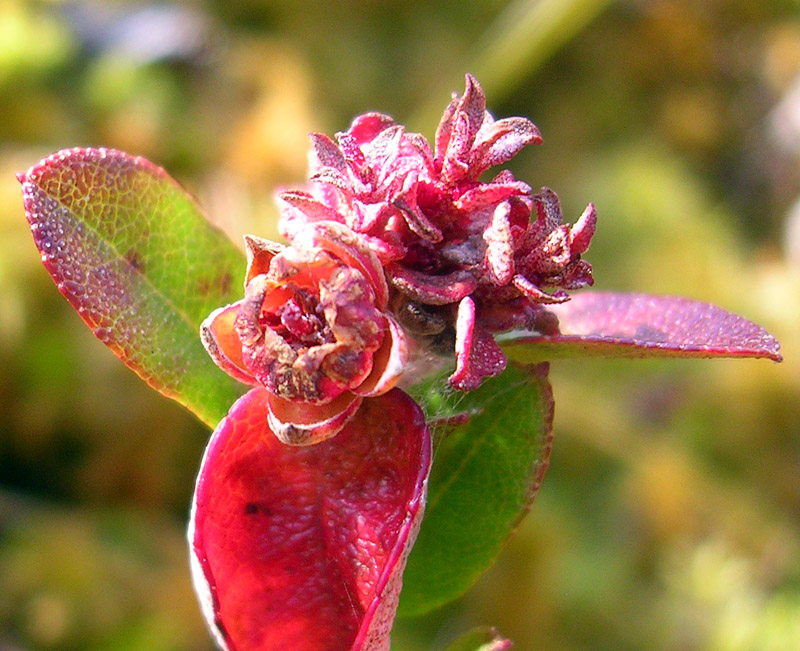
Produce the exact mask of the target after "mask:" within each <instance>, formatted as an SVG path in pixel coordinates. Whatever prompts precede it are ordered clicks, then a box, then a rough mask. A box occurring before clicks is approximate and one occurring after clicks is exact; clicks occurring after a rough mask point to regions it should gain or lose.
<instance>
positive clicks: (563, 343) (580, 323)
mask: <svg viewBox="0 0 800 651" xmlns="http://www.w3.org/2000/svg"><path fill="white" fill-rule="evenodd" d="M547 309H548V311H550V312H552V313H553V314H555V315H556V316H557V317H558V320H559V330H560V334H556V335H538V334H529V333H512V334H511V336H509V337H502V338H501V339H503V340H502V341H501V342H500V343H501V345H502V348H503V352H505V354H506V355H507V356H508V358H509V359H512V360H517V361H524V362H534V361H541V360H544V359H557V358H560V357H561V358H563V357H586V356H600V357H766V358H769V359H772V360H775V361H776V362H779V361H781V359H782V358H781V354H780V345H779V344H778V342H777V341H776V340H775V339H774V338H773V337H772V335H770V334H769V333H768V332H767V331H766V330H764V328H762V327H761V326H759V325H756V324H755V323H753V322H752V321H748V320H747V319H745V318H743V317H740V316H738V315H736V314H732V313H730V312H727V311H725V310H723V309H722V308H719V307H716V306H715V305H711V304H709V303H702V302H700V301H693V300H690V299H688V298H679V297H671V296H650V295H647V294H618V293H613V292H586V293H583V294H576V295H574V296H573V297H572V299H571V300H570V301H569V302H567V303H563V304H561V305H551V306H548V308H547Z"/></svg>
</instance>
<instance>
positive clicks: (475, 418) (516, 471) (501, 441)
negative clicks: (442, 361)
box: [398, 364, 553, 615]
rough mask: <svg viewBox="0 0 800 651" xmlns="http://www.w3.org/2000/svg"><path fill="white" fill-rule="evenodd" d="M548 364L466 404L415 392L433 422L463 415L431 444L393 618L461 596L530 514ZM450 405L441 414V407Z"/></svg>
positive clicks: (548, 426) (493, 385) (432, 389)
mask: <svg viewBox="0 0 800 651" xmlns="http://www.w3.org/2000/svg"><path fill="white" fill-rule="evenodd" d="M547 371H548V366H547V364H540V365H538V366H528V367H524V368H523V367H517V366H515V365H509V367H508V368H507V369H506V371H505V372H504V373H502V374H501V375H499V376H498V377H495V378H491V379H488V380H486V381H485V382H484V383H483V384H482V385H481V386H480V387H479V388H478V389H476V390H475V391H473V392H471V393H468V394H461V393H457V394H456V393H452V392H449V390H448V389H446V388H445V389H442V391H444V392H445V393H444V394H442V393H440V392H439V390H438V389H437V388H436V387H437V386H440V385H438V384H437V385H430V386H429V387H428V389H427V391H417V392H416V393H417V395H418V398H419V399H420V401H421V402H422V404H423V405H424V406H425V407H426V409H427V410H428V411H429V413H430V412H433V414H434V415H436V414H438V413H441V412H442V410H444V411H445V415H450V414H452V413H454V412H466V413H470V414H471V417H470V419H469V420H468V421H467V422H466V423H465V424H463V425H458V426H456V427H455V428H453V429H451V430H449V431H448V432H447V433H446V434H445V435H444V436H443V438H442V439H437V442H436V447H435V451H434V459H435V463H434V464H433V469H432V471H431V478H430V488H429V499H428V506H427V509H426V514H425V520H424V521H423V523H422V528H421V530H420V534H419V537H418V538H417V543H416V545H415V547H414V550H413V551H412V553H411V556H410V558H409V561H408V566H407V567H406V572H405V576H404V579H403V584H404V585H403V594H402V596H401V600H400V608H399V611H398V612H399V614H400V615H418V614H422V613H424V612H427V611H429V610H432V609H433V608H436V607H438V606H440V605H442V604H444V603H446V602H448V601H451V600H452V599H455V598H457V597H458V596H460V595H461V594H462V593H463V592H464V591H466V590H467V588H469V587H470V586H471V585H472V584H473V583H474V581H475V580H476V579H477V577H478V576H479V575H480V574H481V573H482V572H483V571H485V570H486V569H487V568H488V567H489V566H490V565H491V564H492V562H493V561H494V559H495V557H496V556H497V554H498V553H499V552H500V551H501V549H502V547H503V546H504V544H505V542H506V541H507V540H508V538H509V537H510V536H511V534H512V533H513V532H514V530H515V529H516V528H517V526H518V525H519V522H520V521H521V519H522V517H523V516H524V515H525V514H526V513H527V512H528V510H529V509H530V506H531V503H532V501H533V498H534V497H535V495H536V492H537V490H538V488H539V485H540V483H541V481H542V478H543V477H544V473H545V470H546V469H547V464H548V460H549V457H550V449H551V445H552V424H553V395H552V391H551V388H550V384H549V382H548V381H547ZM448 402H449V403H450V404H441V403H448Z"/></svg>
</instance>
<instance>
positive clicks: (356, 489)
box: [189, 388, 431, 651]
mask: <svg viewBox="0 0 800 651" xmlns="http://www.w3.org/2000/svg"><path fill="white" fill-rule="evenodd" d="M266 396H267V394H266V391H265V390H264V389H260V388H258V389H253V390H251V391H250V392H249V393H247V394H246V395H245V396H244V397H242V398H241V399H240V400H239V401H238V402H237V403H236V404H235V405H234V406H233V407H232V409H231V411H230V413H229V414H228V416H227V417H226V418H225V419H224V420H223V421H222V422H221V423H220V424H219V426H218V427H217V429H216V431H215V432H214V434H213V436H212V438H211V441H210V443H209V445H208V448H207V450H206V454H205V457H204V459H203V464H202V466H201V469H200V474H199V476H198V481H197V488H196V491H195V499H194V506H193V510H192V524H191V526H190V532H189V540H190V544H191V546H192V561H193V567H192V569H193V573H194V578H195V584H196V586H197V589H198V593H199V594H200V595H201V601H203V602H204V603H203V607H204V612H205V614H206V617H207V619H208V621H209V623H210V625H211V628H212V631H214V633H215V635H216V636H217V639H218V641H219V642H220V644H221V645H223V647H224V648H227V649H231V650H233V649H238V650H239V651H267V650H271V649H275V650H279V649H280V650H284V649H296V650H297V651H315V650H318V651H323V650H332V649H352V650H364V651H365V650H368V649H369V650H374V649H388V645H389V631H390V629H391V624H392V620H393V619H394V611H395V608H396V606H397V599H398V598H399V592H400V587H401V575H402V570H403V566H404V565H405V560H406V556H407V553H408V550H409V548H410V545H411V544H413V540H414V537H415V535H416V532H417V529H418V527H419V522H420V519H421V517H422V512H423V507H424V500H425V488H426V478H427V474H428V470H429V468H430V458H431V451H430V435H429V433H428V428H427V426H426V425H425V420H424V416H423V414H422V411H421V410H420V408H419V406H418V405H417V404H416V403H415V402H414V401H413V400H412V399H411V398H410V397H409V396H408V395H406V394H405V393H403V392H402V391H400V390H399V389H395V390H393V391H391V392H389V393H387V394H385V395H382V396H380V397H377V398H371V399H367V400H365V401H364V403H363V404H362V406H361V408H360V409H359V411H358V413H357V414H356V416H355V417H354V418H353V420H351V421H350V422H349V423H348V424H347V425H346V426H345V428H344V429H343V430H342V431H341V432H340V433H339V434H337V435H336V437H334V438H332V439H330V440H328V441H324V442H322V443H319V444H317V445H311V446H300V447H292V446H288V445H285V444H283V443H280V442H279V441H278V439H277V438H276V437H275V436H274V435H273V434H272V432H271V431H270V430H269V427H268V425H267V399H266Z"/></svg>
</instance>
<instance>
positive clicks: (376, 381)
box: [353, 315, 409, 397]
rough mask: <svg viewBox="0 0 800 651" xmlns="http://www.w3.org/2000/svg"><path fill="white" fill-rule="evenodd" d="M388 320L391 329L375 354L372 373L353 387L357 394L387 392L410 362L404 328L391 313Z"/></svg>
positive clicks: (373, 394) (371, 394)
mask: <svg viewBox="0 0 800 651" xmlns="http://www.w3.org/2000/svg"><path fill="white" fill-rule="evenodd" d="M386 321H387V323H388V325H389V329H388V330H387V332H386V336H385V337H384V340H383V344H382V345H381V347H380V348H379V349H378V350H376V351H375V353H374V354H373V357H372V373H370V375H369V376H368V377H367V378H366V379H365V380H364V381H363V382H362V383H361V385H360V386H359V387H358V388H357V389H353V393H355V394H356V395H359V396H364V397H371V396H378V395H381V394H382V393H386V392H387V391H389V390H390V389H391V388H392V387H394V385H395V384H397V382H398V380H399V379H400V377H401V376H402V374H403V371H404V370H405V368H406V365H407V364H408V352H409V351H408V341H407V340H406V335H405V332H404V331H403V328H402V327H401V326H400V324H399V323H397V321H395V320H394V319H393V318H392V317H390V316H389V315H386Z"/></svg>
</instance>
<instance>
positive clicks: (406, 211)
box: [392, 172, 442, 242]
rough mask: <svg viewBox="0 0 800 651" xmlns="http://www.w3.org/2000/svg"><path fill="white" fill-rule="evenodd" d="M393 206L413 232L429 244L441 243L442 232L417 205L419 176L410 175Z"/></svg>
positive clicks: (412, 173) (393, 201)
mask: <svg viewBox="0 0 800 651" xmlns="http://www.w3.org/2000/svg"><path fill="white" fill-rule="evenodd" d="M392 204H393V205H394V206H395V207H396V208H397V209H398V210H400V211H401V212H402V213H403V218H404V219H405V220H406V224H408V227H409V228H410V229H411V231H412V232H413V233H414V234H415V235H417V236H418V237H421V238H422V239H423V240H427V241H428V242H441V241H442V231H440V230H439V229H438V228H437V227H436V226H435V225H434V224H433V223H432V222H431V221H430V220H429V219H428V218H427V217H426V216H425V215H424V214H423V212H422V211H421V210H420V208H419V206H418V205H417V175H416V173H414V172H411V173H409V175H408V176H407V177H406V179H405V181H404V183H403V190H402V191H401V192H399V193H398V194H397V195H396V196H395V198H394V199H393V200H392Z"/></svg>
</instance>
